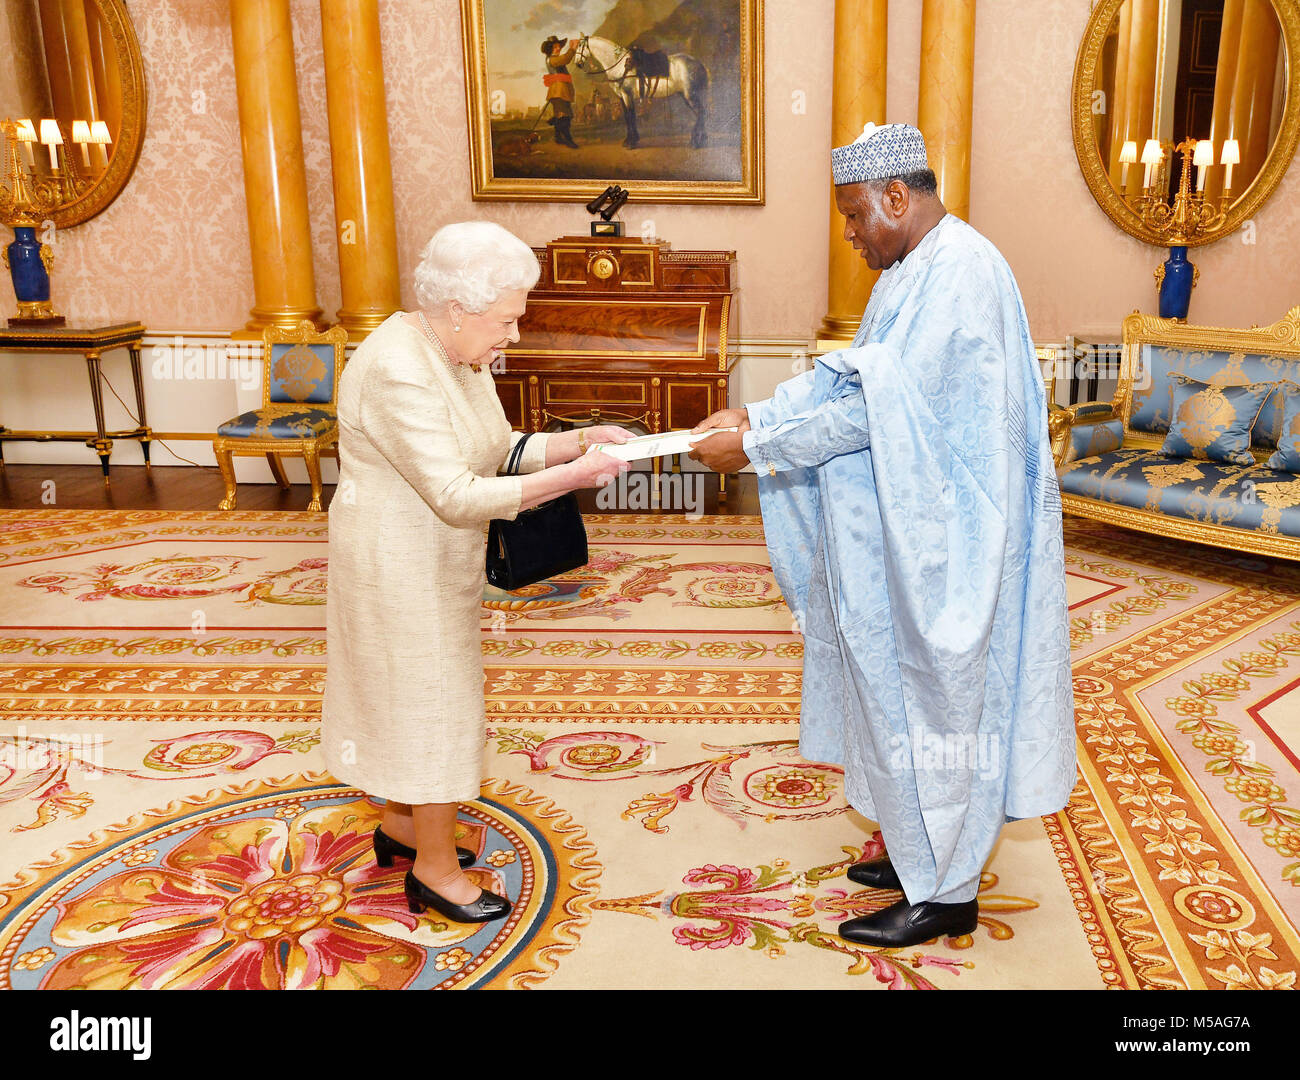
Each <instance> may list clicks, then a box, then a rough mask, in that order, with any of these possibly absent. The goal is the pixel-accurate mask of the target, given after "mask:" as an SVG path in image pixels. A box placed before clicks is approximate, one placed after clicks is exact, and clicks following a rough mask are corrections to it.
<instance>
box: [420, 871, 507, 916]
mask: <svg viewBox="0 0 1300 1080" xmlns="http://www.w3.org/2000/svg"><path fill="white" fill-rule="evenodd" d="M405 887H406V906H407V907H408V908H409V909H410V911H411V914H412V915H420V914H422V913H423V912H424V909H425V908H426V907H431V908H433V910H434V911H436V912H438V913H439V914H440V915H445V916H446V917H447V918H449V919H450V920H451V921H452V922H460V923H476V922H491V921H492V920H493V919H501V918H504V917H505V916H506V915H509V914H510V901H509V900H507V899H506V898H505V897H504V896H497V894H496V893H494V892H488V891H487V889H484V890H483V891H482V892H480V893H479V894H478V899H477V900H475V901H474V902H473V903H472V904H453V903H452V902H451V901H450V900H448V899H447V898H446V897H445V896H439V895H438V894H437V893H436V892H434V891H433V890H432V889H431V888H429V886H428V885H426V884H425V883H424V882H423V881H421V880H420V879H419V878H418V877H416V876H415V875H414V874H413V873H411V871H410V870H408V871H407V872H406V882H405Z"/></svg>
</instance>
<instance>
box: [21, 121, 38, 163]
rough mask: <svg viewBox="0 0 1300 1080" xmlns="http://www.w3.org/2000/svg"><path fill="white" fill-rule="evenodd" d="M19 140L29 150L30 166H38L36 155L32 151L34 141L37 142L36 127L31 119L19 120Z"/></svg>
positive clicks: (28, 160) (28, 159) (28, 161)
mask: <svg viewBox="0 0 1300 1080" xmlns="http://www.w3.org/2000/svg"><path fill="white" fill-rule="evenodd" d="M16 134H17V136H18V141H19V142H20V143H22V144H23V149H24V150H26V151H27V166H28V168H31V169H35V168H36V155H35V154H34V153H33V152H32V143H34V142H36V128H35V127H33V126H32V122H31V121H30V120H19V121H18V131H17V133H16Z"/></svg>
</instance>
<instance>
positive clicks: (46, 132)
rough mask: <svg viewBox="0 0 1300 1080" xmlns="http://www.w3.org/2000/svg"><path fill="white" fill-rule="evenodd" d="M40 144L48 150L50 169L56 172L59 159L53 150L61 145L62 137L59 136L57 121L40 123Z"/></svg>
mask: <svg viewBox="0 0 1300 1080" xmlns="http://www.w3.org/2000/svg"><path fill="white" fill-rule="evenodd" d="M41 142H43V143H44V144H45V145H46V146H48V147H49V149H50V169H51V170H57V169H58V167H59V157H58V154H56V153H55V149H54V148H55V147H57V146H62V145H63V136H62V135H60V134H59V122H58V121H57V120H42V121H41Z"/></svg>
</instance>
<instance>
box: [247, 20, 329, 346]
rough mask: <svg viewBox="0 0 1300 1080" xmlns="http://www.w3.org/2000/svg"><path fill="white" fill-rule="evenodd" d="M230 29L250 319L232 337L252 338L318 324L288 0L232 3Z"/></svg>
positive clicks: (318, 311) (318, 313)
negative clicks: (265, 330)
mask: <svg viewBox="0 0 1300 1080" xmlns="http://www.w3.org/2000/svg"><path fill="white" fill-rule="evenodd" d="M230 30H231V37H232V39H233V41H234V50H235V92H236V96H237V97H238V99H239V134H240V145H241V147H242V150H243V157H244V197H245V201H246V202H247V208H248V240H249V248H250V249H251V253H252V257H253V310H252V316H253V317H252V319H250V320H249V322H248V324H247V325H246V326H245V327H244V329H243V330H237V331H235V333H234V334H233V335H232V336H233V337H238V338H258V337H261V334H262V330H263V328H265V327H267V326H280V327H283V328H284V329H286V330H291V329H293V328H294V327H295V326H297V324H298V322H299V321H300V320H302V319H311V320H312V321H313V322H316V323H317V324H318V325H323V324H321V322H320V314H321V309H320V308H319V307H317V306H316V277H315V274H314V272H313V270H312V262H311V229H310V225H309V222H308V217H307V173H306V167H305V165H304V164H303V156H302V126H301V122H300V119H299V114H298V82H297V79H296V77H295V75H294V59H293V31H292V27H291V25H290V22H289V0H230Z"/></svg>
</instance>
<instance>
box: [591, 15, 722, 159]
mask: <svg viewBox="0 0 1300 1080" xmlns="http://www.w3.org/2000/svg"><path fill="white" fill-rule="evenodd" d="M656 55H662V54H657V53H648V52H646V51H645V50H643V49H634V48H630V47H626V46H623V45H616V44H615V43H614V42H612V41H609V40H608V39H607V38H603V37H588V36H587V35H586V34H583V35H582V37H581V38H580V39H579V43H578V48H577V55H576V56H575V57H574V61H573V62H574V63H575V64H576V65H577V67H578V70H579V71H583V72H586V74H588V75H594V76H598V77H601V78H604V79H605V80H606V81H607V82H608V83H610V85H611V86H612V87H613V89H614V93H615V94H616V95H617V96H618V99H619V101H621V102H622V104H623V122H624V123H625V124H626V125H627V138H625V139H624V140H623V145H624V146H626V147H627V148H628V149H629V150H635V149H636V148H637V147H638V146H640V145H641V137H640V135H639V134H638V132H637V126H636V109H637V102H638V100H640V101H653V100H655V98H656V97H662V98H663V99H664V100H666V101H667V102H668V103H669V105H671V104H672V99H673V98H680V99H681V101H682V103H683V104H685V105H687V106H689V107H690V109H691V111H692V112H693V113H694V114H695V123H694V126H693V127H692V129H691V146H693V147H695V148H696V149H699V148H700V147H702V146H705V145H706V144H707V143H708V138H709V137H708V133H707V132H706V130H705V124H704V113H705V109H706V108H707V107H708V99H709V69H708V68H706V67H705V66H704V64H703V63H701V62H700V61H699V60H697V59H696V58H695V57H693V56H690V55H688V54H687V53H672V54H671V55H669V56H666V57H665V58H664V59H665V60H666V61H667V62H666V63H665V64H664V65H663V68H662V70H665V71H666V72H667V74H666V75H660V74H659V71H660V70H661V69H660V68H654V67H651V66H650V65H649V64H647V63H646V60H645V59H642V58H646V59H648V58H650V57H653V56H656ZM647 86H648V87H649V90H648V91H647Z"/></svg>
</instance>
